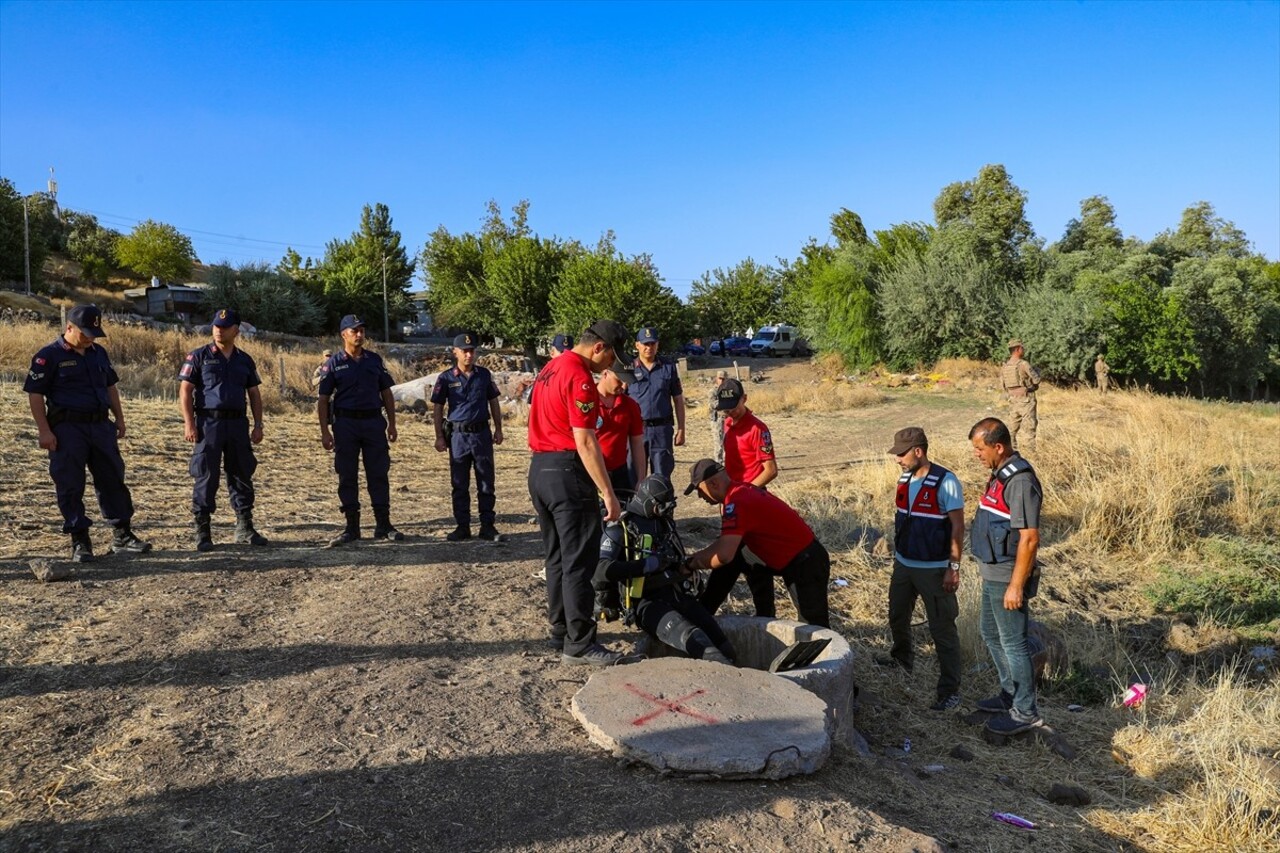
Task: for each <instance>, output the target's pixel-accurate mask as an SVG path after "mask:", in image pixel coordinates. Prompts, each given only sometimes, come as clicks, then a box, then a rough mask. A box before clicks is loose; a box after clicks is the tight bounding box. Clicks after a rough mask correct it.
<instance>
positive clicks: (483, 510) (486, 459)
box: [431, 365, 498, 527]
mask: <svg viewBox="0 0 1280 853" xmlns="http://www.w3.org/2000/svg"><path fill="white" fill-rule="evenodd" d="M497 396H498V386H497V385H495V384H494V383H493V374H491V373H490V372H489V371H488V369H486V368H483V367H480V366H479V365H475V366H473V367H472V368H471V375H470V376H467V374H465V373H463V372H462V371H461V370H459V369H458V368H457V367H454V368H451V369H449V370H443V371H441V372H440V375H439V377H437V378H436V384H435V388H433V389H432V391H431V402H432V403H433V404H436V405H447V406H448V421H449V426H448V429H447V434H450V437H449V481H450V484H451V485H452V486H453V517H454V519H455V520H456V521H457V522H458V526H459V527H470V526H471V469H472V468H473V467H474V468H475V471H476V492H477V498H476V503H477V504H478V507H479V510H480V524H481V526H488V527H492V526H493V524H494V522H495V520H496V516H495V515H494V509H493V508H494V503H495V497H494V470H493V432H492V430H491V428H490V425H489V414H490V412H489V401H490V400H493V399H495V398H496V397H497Z"/></svg>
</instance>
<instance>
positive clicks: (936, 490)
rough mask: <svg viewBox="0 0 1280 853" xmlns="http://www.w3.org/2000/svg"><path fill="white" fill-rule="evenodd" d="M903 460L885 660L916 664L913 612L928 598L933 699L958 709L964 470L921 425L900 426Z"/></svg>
mask: <svg viewBox="0 0 1280 853" xmlns="http://www.w3.org/2000/svg"><path fill="white" fill-rule="evenodd" d="M889 453H890V454H892V455H893V456H894V457H895V458H896V459H897V461H898V466H899V467H900V468H902V476H901V477H900V478H899V479H898V489H897V494H896V496H895V499H894V503H895V504H896V506H897V512H896V514H895V516H894V535H893V547H894V551H893V576H892V577H891V578H890V579H889V632H890V634H892V636H893V647H892V648H891V649H890V651H889V657H887V658H877V659H876V663H878V664H881V665H882V666H901V667H902V668H903V669H905V670H907V672H910V671H911V667H912V663H913V653H912V648H911V615H912V612H913V611H914V610H915V607H916V598H917V596H918V597H920V598H922V599H924V612H925V616H926V617H927V618H928V620H929V634H930V635H931V636H932V637H933V645H934V648H935V649H937V652H938V689H937V700H936V701H935V702H934V703H933V704H932V705H930V706H929V707H930V708H931V709H932V710H934V711H950V710H951V709H952V708H955V707H957V706H958V705H959V704H960V670H961V665H960V632H959V631H957V630H956V617H957V616H958V615H959V613H960V607H959V604H958V603H957V601H956V590H957V589H959V587H960V558H961V556H963V553H964V491H963V490H962V489H961V487H960V481H959V480H958V479H957V478H956V475H955V474H953V473H951V472H950V471H948V470H947V469H946V468H943V467H942V466H941V465H939V464H938V463H936V462H932V461H930V459H929V439H928V438H927V437H926V436H925V434H924V430H922V429H921V428H920V427H907V428H906V429H900V430H898V432H897V433H895V434H894V436H893V447H891V448H889Z"/></svg>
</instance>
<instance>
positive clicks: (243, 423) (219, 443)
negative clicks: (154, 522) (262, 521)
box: [187, 415, 258, 513]
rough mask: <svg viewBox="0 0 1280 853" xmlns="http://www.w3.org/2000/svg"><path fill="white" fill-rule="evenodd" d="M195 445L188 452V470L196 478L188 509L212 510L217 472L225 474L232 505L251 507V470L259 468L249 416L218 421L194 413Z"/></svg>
mask: <svg viewBox="0 0 1280 853" xmlns="http://www.w3.org/2000/svg"><path fill="white" fill-rule="evenodd" d="M196 437H197V441H196V446H195V447H194V448H193V449H192V451H191V462H190V463H189V465H188V466H187V470H189V471H190V472H191V476H192V477H194V478H195V481H196V482H195V488H194V489H193V490H192V493H191V511H192V512H196V513H201V512H207V513H212V512H213V511H214V510H215V509H216V508H217V500H216V496H217V494H218V475H219V474H220V473H221V471H226V474H227V494H229V495H230V496H231V508H232V509H234V510H235V511H236V512H237V513H240V512H244V511H245V510H252V509H253V501H254V491H253V472H254V471H256V470H258V457H256V456H255V455H254V453H253V442H251V441H250V440H249V420H248V418H232V419H227V420H219V419H218V418H214V417H210V416H209V415H197V420H196Z"/></svg>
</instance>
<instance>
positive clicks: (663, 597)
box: [592, 474, 736, 664]
mask: <svg viewBox="0 0 1280 853" xmlns="http://www.w3.org/2000/svg"><path fill="white" fill-rule="evenodd" d="M675 508H676V495H675V490H673V489H672V488H671V483H670V482H668V481H667V478H666V477H663V476H662V475H661V474H652V475H650V476H649V477H646V478H645V479H644V480H643V481H642V482H641V483H640V485H639V486H637V487H636V490H635V493H634V494H633V495H632V497H631V499H630V500H628V501H627V503H626V506H625V507H624V510H623V513H622V518H621V519H620V520H619V521H611V522H608V523H607V524H605V527H604V533H603V535H602V536H601V537H600V563H599V565H598V566H597V568H596V574H595V578H594V579H593V582H592V585H593V586H594V587H595V591H596V592H595V601H596V604H595V613H594V615H595V617H596V619H597V620H599V621H604V622H609V621H612V620H614V619H616V618H618V615H619V613H621V616H622V620H623V623H624V624H626V625H639V626H640V628H641V629H643V630H644V632H645V633H646V634H648V635H649V636H650V637H651V638H653V639H655V640H657V641H658V642H661V643H665V644H666V645H668V646H670V647H671V648H673V649H675V650H677V651H680V652H683V653H684V654H686V655H688V656H689V657H691V658H694V659H695V660H709V661H715V662H716V663H726V664H733V663H734V659H735V658H736V654H735V652H734V650H733V646H732V645H731V644H730V643H729V638H728V637H726V636H725V635H724V632H723V631H721V630H720V626H718V625H717V624H716V620H715V617H713V616H712V615H711V614H710V613H709V612H708V611H707V609H706V608H705V607H703V606H702V605H701V604H699V603H698V599H697V598H696V588H695V587H696V580H697V579H696V575H695V576H694V577H687V576H686V575H685V574H683V573H682V569H683V567H684V547H683V546H682V545H681V543H680V534H679V532H678V531H677V530H676V523H675V519H674V517H673V513H674V512H675Z"/></svg>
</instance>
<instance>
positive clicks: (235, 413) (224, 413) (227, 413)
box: [196, 409, 244, 421]
mask: <svg viewBox="0 0 1280 853" xmlns="http://www.w3.org/2000/svg"><path fill="white" fill-rule="evenodd" d="M196 414H198V415H203V416H204V417H206V418H213V419H214V420H215V421H238V420H244V409H196Z"/></svg>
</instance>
